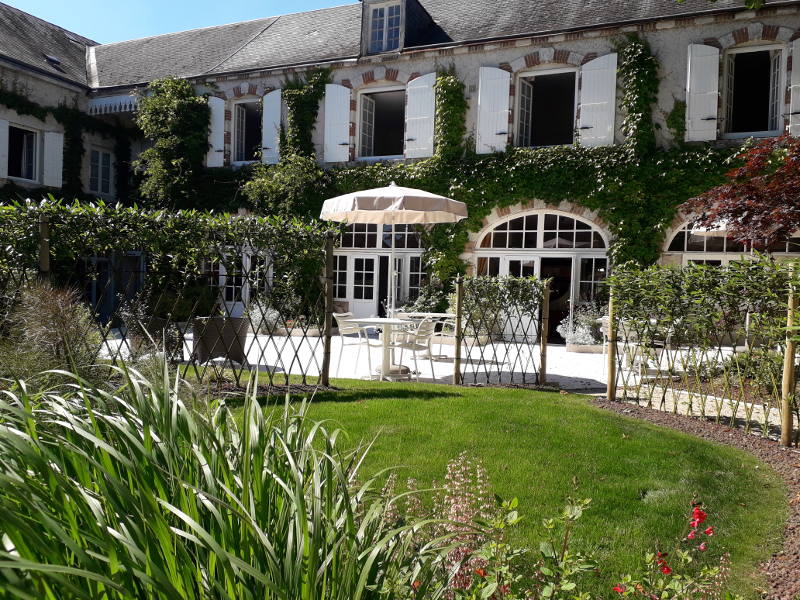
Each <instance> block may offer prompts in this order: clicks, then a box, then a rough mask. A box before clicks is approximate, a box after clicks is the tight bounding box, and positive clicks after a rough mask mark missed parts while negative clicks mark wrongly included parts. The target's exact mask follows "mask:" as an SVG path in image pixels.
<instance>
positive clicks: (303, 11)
mask: <svg viewBox="0 0 800 600" xmlns="http://www.w3.org/2000/svg"><path fill="white" fill-rule="evenodd" d="M360 1H361V0H359V1H358V2H348V3H347V4H337V5H336V6H326V7H323V8H314V9H312V10H298V11H296V12H293V13H285V14H280V15H270V16H268V17H258V18H256V19H245V20H244V21H233V22H232V23H220V24H219V25H206V26H205V27H193V28H192V29H180V30H178V31H168V32H166V33H158V34H156V35H145V36H143V37H139V38H131V39H129V40H119V41H118V42H108V43H107V44H97V42H94V43H95V44H96V45H98V46H116V45H119V44H126V43H128V42H141V41H143V40H150V39H155V38H160V37H166V36H168V35H178V34H181V33H191V32H194V31H205V30H209V29H220V28H223V27H233V26H234V25H244V24H245V23H255V22H256V21H270V20H271V21H272V22H275V21H277V20H278V19H280V18H281V17H291V16H294V15H307V14H309V13H315V12H321V11H325V10H333V9H335V8H344V7H345V6H358V4H359V3H360ZM17 10H18V9H17ZM26 14H27V13H26ZM270 25H271V23H270ZM270 25H267V27H265V28H264V29H268V28H269V26H270Z"/></svg>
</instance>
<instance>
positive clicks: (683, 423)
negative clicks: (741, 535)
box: [592, 398, 800, 600]
mask: <svg viewBox="0 0 800 600" xmlns="http://www.w3.org/2000/svg"><path fill="white" fill-rule="evenodd" d="M592 402H593V404H594V405H595V406H598V407H600V408H604V409H606V410H610V411H613V412H616V413H620V414H623V415H626V416H629V417H636V418H639V419H643V420H645V421H649V422H651V423H654V424H656V425H661V426H664V427H669V428H671V429H677V430H678V431H682V432H684V433H688V434H690V435H694V436H696V437H699V438H702V439H705V440H709V441H712V442H718V443H721V444H727V445H729V446H733V447H735V448H739V449H741V450H745V451H746V452H749V453H751V454H753V455H754V456H756V457H757V458H759V459H761V460H762V461H763V462H765V463H766V464H768V465H769V466H770V467H772V468H773V469H774V470H775V471H776V472H777V473H778V474H779V475H780V476H781V477H783V479H784V481H786V484H787V486H788V487H789V518H788V520H787V521H786V529H785V531H784V542H783V550H781V551H780V552H778V553H776V554H774V555H773V556H772V558H770V559H769V560H768V561H767V562H766V563H764V564H763V565H762V567H761V568H762V570H763V572H764V573H765V575H766V577H767V581H768V582H769V588H770V589H769V591H768V592H767V595H766V596H765V597H766V598H773V599H775V600H796V599H797V598H800V451H798V450H796V449H788V448H783V447H781V446H780V445H778V444H777V443H776V442H774V441H772V440H768V439H765V438H762V437H758V436H756V435H752V434H748V433H745V432H743V431H741V430H738V429H732V428H730V427H726V426H724V425H718V424H716V423H713V422H711V421H708V420H704V419H700V418H697V417H688V416H685V415H675V414H672V413H666V412H662V411H659V410H655V409H651V408H644V407H640V406H636V405H635V404H629V403H626V402H609V401H608V400H605V399H603V398H598V399H595V400H593V401H592Z"/></svg>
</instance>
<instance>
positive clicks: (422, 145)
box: [406, 73, 436, 158]
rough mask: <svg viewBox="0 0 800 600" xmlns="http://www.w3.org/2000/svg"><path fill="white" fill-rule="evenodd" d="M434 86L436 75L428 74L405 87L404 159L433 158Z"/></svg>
mask: <svg viewBox="0 0 800 600" xmlns="http://www.w3.org/2000/svg"><path fill="white" fill-rule="evenodd" d="M435 84H436V73H428V74H427V75H422V76H421V77H417V78H416V79H414V80H413V81H411V82H409V84H408V86H406V158H425V157H428V156H433V122H434V118H435V116H436V92H435V90H434V85H435Z"/></svg>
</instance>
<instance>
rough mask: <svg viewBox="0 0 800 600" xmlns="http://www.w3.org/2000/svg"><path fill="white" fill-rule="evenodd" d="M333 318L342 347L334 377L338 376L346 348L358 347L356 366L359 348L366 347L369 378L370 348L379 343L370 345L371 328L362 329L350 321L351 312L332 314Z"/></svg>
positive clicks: (359, 354) (359, 355) (370, 364)
mask: <svg viewBox="0 0 800 600" xmlns="http://www.w3.org/2000/svg"><path fill="white" fill-rule="evenodd" d="M333 317H334V318H335V319H336V324H337V326H338V329H339V339H341V341H342V347H341V348H340V349H339V360H338V361H337V363H336V376H337V377H338V376H339V369H340V368H341V366H342V356H343V355H344V349H345V347H346V346H358V351H357V352H356V365H357V364H358V359H359V358H360V357H361V347H362V346H366V347H367V366H368V368H369V374H370V376H371V375H372V357H371V355H370V348H373V347H377V346H380V344H379V343H372V341H371V340H370V337H369V330H370V329H372V328H371V327H363V326H361V325H359V324H358V323H356V322H355V321H352V320H351V319H352V318H353V313H351V312H344V313H333Z"/></svg>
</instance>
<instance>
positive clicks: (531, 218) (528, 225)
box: [525, 215, 538, 231]
mask: <svg viewBox="0 0 800 600" xmlns="http://www.w3.org/2000/svg"><path fill="white" fill-rule="evenodd" d="M537 221H538V219H537V218H536V215H528V216H527V217H525V229H527V230H528V231H536V227H537Z"/></svg>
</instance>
